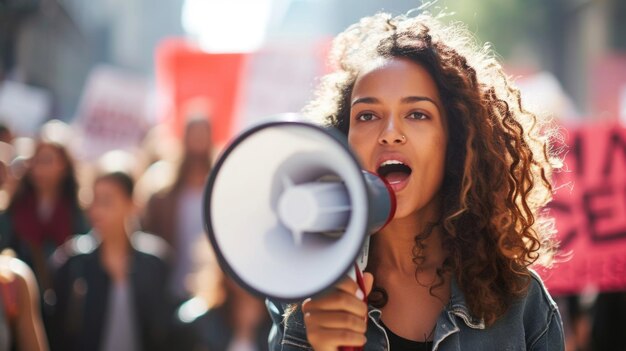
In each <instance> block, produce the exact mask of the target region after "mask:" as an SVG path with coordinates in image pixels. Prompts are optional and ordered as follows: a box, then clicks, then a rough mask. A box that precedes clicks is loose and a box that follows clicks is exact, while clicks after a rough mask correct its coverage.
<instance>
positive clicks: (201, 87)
mask: <svg viewBox="0 0 626 351" xmlns="http://www.w3.org/2000/svg"><path fill="white" fill-rule="evenodd" d="M246 58H247V54H242V53H232V54H209V53H206V52H203V51H201V50H200V49H199V48H197V47H196V46H194V45H193V44H190V43H187V42H186V41H185V40H184V39H170V40H166V41H164V42H162V43H161V44H160V45H159V47H158V49H157V53H156V70H157V80H158V86H159V90H160V91H159V93H160V98H161V99H164V100H165V105H166V106H163V110H164V111H165V116H163V117H164V118H163V119H164V120H165V121H167V123H169V124H170V126H171V128H172V130H173V131H174V132H175V134H177V135H181V134H182V128H183V126H184V125H185V122H186V119H187V118H189V117H198V116H205V117H207V118H210V119H211V124H212V128H213V141H214V142H215V143H216V144H218V145H219V144H223V143H225V142H226V141H227V140H228V139H229V138H230V136H231V131H232V124H233V119H234V117H233V116H234V115H235V110H236V103H237V94H238V92H239V89H240V83H241V79H240V78H241V75H242V69H243V66H244V62H245V60H246Z"/></svg>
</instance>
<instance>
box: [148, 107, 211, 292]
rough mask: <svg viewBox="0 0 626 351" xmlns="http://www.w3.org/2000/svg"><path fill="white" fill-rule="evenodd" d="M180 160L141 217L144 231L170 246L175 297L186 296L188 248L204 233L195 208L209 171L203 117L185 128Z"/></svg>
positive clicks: (190, 263)
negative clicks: (172, 178) (169, 180)
mask: <svg viewBox="0 0 626 351" xmlns="http://www.w3.org/2000/svg"><path fill="white" fill-rule="evenodd" d="M183 148H184V150H183V152H184V155H183V159H182V160H181V163H180V166H179V169H178V173H177V176H176V180H175V182H174V184H173V186H172V187H171V188H170V189H167V190H165V191H162V192H159V193H157V194H155V195H153V196H152V197H151V198H150V200H149V201H148V205H147V208H146V213H145V216H144V219H143V228H144V230H145V231H147V232H149V233H152V234H156V235H158V236H160V237H162V238H163V239H165V240H166V241H167V242H168V244H170V245H171V246H172V248H173V251H174V252H173V254H174V255H173V256H174V257H173V260H172V265H173V267H172V272H171V274H172V275H171V277H170V279H169V282H168V286H169V290H170V291H171V292H172V293H173V294H174V295H175V296H176V297H178V298H187V297H189V289H188V287H187V284H186V281H187V280H188V279H187V276H188V274H189V273H190V272H191V271H192V269H193V267H194V265H195V262H193V259H192V257H193V255H192V250H193V246H194V244H195V243H196V242H197V241H198V238H200V237H203V236H204V224H203V223H202V216H201V214H200V211H199V210H198V209H200V208H202V195H203V193H204V184H205V181H206V177H207V176H208V174H209V171H210V170H211V151H212V144H211V125H210V123H209V121H208V120H207V119H206V118H195V119H191V120H190V121H189V122H187V126H186V128H185V136H184V144H183Z"/></svg>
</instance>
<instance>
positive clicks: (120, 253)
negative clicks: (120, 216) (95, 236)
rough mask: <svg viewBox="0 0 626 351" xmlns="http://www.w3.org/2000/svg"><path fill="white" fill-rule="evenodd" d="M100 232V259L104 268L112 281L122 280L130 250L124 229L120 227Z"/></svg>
mask: <svg viewBox="0 0 626 351" xmlns="http://www.w3.org/2000/svg"><path fill="white" fill-rule="evenodd" d="M100 234H101V235H102V238H103V239H102V244H101V246H102V255H101V260H102V263H103V265H104V268H105V270H106V271H107V272H108V273H109V275H111V277H112V278H113V281H114V282H123V281H124V280H125V279H126V272H127V269H128V267H127V264H128V258H129V257H128V256H129V255H128V252H129V251H130V243H129V241H128V237H127V236H126V231H125V230H124V229H123V228H122V229H117V230H111V231H110V232H107V233H100Z"/></svg>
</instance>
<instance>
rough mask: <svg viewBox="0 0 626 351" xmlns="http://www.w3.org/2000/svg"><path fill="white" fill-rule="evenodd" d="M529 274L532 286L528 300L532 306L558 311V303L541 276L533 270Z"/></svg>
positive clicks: (528, 293)
mask: <svg viewBox="0 0 626 351" xmlns="http://www.w3.org/2000/svg"><path fill="white" fill-rule="evenodd" d="M528 272H529V274H530V284H529V285H528V292H527V294H526V300H527V301H528V302H532V303H531V305H533V306H537V305H541V306H545V307H546V308H548V309H550V310H552V311H554V310H556V309H557V305H556V302H554V300H553V299H552V296H551V295H550V293H549V292H548V289H547V288H546V285H545V284H544V283H543V280H542V279H541V277H540V276H539V274H537V272H536V271H534V270H533V269H529V270H528Z"/></svg>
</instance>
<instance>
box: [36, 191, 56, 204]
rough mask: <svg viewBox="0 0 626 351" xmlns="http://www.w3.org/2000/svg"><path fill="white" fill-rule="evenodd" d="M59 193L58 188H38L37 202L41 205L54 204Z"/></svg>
mask: <svg viewBox="0 0 626 351" xmlns="http://www.w3.org/2000/svg"><path fill="white" fill-rule="evenodd" d="M58 193H59V192H58V191H57V189H56V188H45V187H41V188H37V200H38V201H39V202H40V203H52V202H54V201H55V200H56V199H57V197H58Z"/></svg>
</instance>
